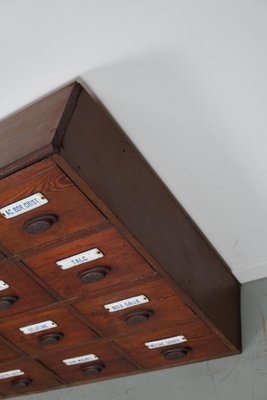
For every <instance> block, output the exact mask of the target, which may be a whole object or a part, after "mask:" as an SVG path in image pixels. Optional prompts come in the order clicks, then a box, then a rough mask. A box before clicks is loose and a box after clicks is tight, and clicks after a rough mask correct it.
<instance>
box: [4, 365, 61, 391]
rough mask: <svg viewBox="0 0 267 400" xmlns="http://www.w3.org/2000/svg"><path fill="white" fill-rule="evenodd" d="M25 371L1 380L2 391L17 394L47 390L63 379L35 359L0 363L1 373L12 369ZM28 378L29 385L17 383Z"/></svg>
mask: <svg viewBox="0 0 267 400" xmlns="http://www.w3.org/2000/svg"><path fill="white" fill-rule="evenodd" d="M18 369H20V370H21V371H23V372H24V374H23V375H20V376H14V377H12V378H7V379H1V380H0V392H2V393H4V394H5V395H8V396H11V395H13V396H17V395H19V394H22V393H27V392H31V393H32V392H35V391H36V390H41V389H43V390H45V389H50V388H53V387H58V386H60V385H61V384H62V381H61V380H60V379H59V378H57V377H56V376H55V375H54V374H53V373H51V372H50V371H49V370H48V369H46V368H45V367H43V366H42V365H40V364H39V363H38V362H36V361H33V360H26V359H18V360H15V361H11V362H9V363H6V364H4V365H0V373H2V372H6V371H12V370H18ZM22 379H26V380H29V385H28V386H25V387H22V385H20V387H19V385H17V384H18V381H20V380H22Z"/></svg>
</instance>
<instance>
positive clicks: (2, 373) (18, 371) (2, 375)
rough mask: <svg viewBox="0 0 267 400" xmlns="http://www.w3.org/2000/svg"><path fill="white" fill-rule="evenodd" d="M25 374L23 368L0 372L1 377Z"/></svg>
mask: <svg viewBox="0 0 267 400" xmlns="http://www.w3.org/2000/svg"><path fill="white" fill-rule="evenodd" d="M19 375H24V372H23V371H21V369H13V370H11V371H5V372H1V373H0V379H7V378H12V377H13V376H19Z"/></svg>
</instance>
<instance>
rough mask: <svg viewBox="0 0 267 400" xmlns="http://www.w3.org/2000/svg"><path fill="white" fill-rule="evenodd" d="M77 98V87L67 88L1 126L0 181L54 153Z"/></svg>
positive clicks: (10, 118) (9, 119)
mask: <svg viewBox="0 0 267 400" xmlns="http://www.w3.org/2000/svg"><path fill="white" fill-rule="evenodd" d="M76 98H77V89H76V86H75V85H69V86H66V87H64V88H63V89H61V90H59V91H56V92H55V93H53V94H51V95H50V96H47V97H45V98H43V99H42V100H40V101H38V102H36V103H34V104H32V105H31V106H29V107H27V108H25V109H24V110H22V111H20V112H19V113H16V114H14V115H12V116H10V117H9V118H7V119H5V120H3V121H2V122H1V124H0V142H1V157H0V177H2V176H5V175H7V174H10V173H11V172H14V171H16V170H17V169H18V168H22V167H23V166H24V165H25V164H27V163H28V164H29V163H31V162H34V161H35V162H36V161H38V160H40V159H42V158H43V157H44V156H47V155H49V154H52V153H53V152H54V150H55V148H57V146H58V145H59V144H60V140H59V138H60V137H61V136H62V129H61V130H60V129H59V128H60V126H61V122H62V121H64V123H67V122H68V116H67V115H69V114H71V112H72V110H73V103H75V101H76Z"/></svg>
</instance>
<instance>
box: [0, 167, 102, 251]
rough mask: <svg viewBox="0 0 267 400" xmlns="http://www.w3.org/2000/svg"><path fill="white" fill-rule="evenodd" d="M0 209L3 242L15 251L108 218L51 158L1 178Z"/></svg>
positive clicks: (96, 223) (0, 239)
mask: <svg viewBox="0 0 267 400" xmlns="http://www.w3.org/2000/svg"><path fill="white" fill-rule="evenodd" d="M42 164H43V169H42ZM16 175H18V177H17V179H16ZM9 180H10V184H8V183H9ZM38 194H41V195H42V196H43V197H44V198H45V199H46V200H47V202H46V203H44V204H42V202H45V201H46V200H42V199H41V197H40V195H38ZM31 196H33V198H31ZM17 202H19V203H17ZM40 204H42V205H40ZM36 205H39V206H38V207H37V208H33V207H36ZM0 208H1V215H0V219H1V230H0V242H1V243H2V244H3V245H4V246H5V247H7V248H8V249H9V250H10V251H11V252H13V253H19V252H22V251H24V250H27V249H31V248H34V247H37V246H39V245H41V244H43V243H46V242H50V241H52V240H56V239H59V238H62V237H64V236H65V235H68V234H71V233H74V232H77V231H80V230H83V229H87V228H90V227H92V226H96V225H98V224H101V223H103V222H104V221H105V218H104V217H103V216H102V215H101V214H100V213H99V211H98V210H97V209H96V208H95V207H94V205H93V204H92V203H90V201H89V200H88V199H87V198H86V197H85V196H84V195H83V194H82V193H81V192H80V191H79V190H78V189H77V188H76V187H75V186H74V185H73V184H72V182H71V181H70V179H69V178H68V177H67V176H66V175H64V174H63V173H62V172H61V170H60V169H59V168H58V167H56V166H54V165H53V164H51V163H47V161H41V162H40V163H38V164H36V165H33V166H31V167H28V168H26V169H25V170H24V173H23V174H22V175H21V173H20V172H18V173H17V174H14V175H13V176H11V177H7V178H5V179H3V180H2V181H0ZM25 210H27V211H26V212H25ZM20 212H23V213H21V214H20ZM3 214H5V216H3Z"/></svg>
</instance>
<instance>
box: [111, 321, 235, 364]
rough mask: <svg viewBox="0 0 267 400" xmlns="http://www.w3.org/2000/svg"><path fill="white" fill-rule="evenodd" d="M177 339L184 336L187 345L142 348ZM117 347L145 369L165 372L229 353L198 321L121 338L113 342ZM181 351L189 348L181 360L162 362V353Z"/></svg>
mask: <svg viewBox="0 0 267 400" xmlns="http://www.w3.org/2000/svg"><path fill="white" fill-rule="evenodd" d="M180 335H184V336H185V337H186V338H187V339H188V340H187V342H184V343H180V344H176V345H171V346H165V347H160V348H155V349H152V350H151V349H148V348H147V347H146V346H145V343H146V342H151V341H156V340H160V339H165V338H169V337H175V336H180ZM116 343H117V344H118V345H119V346H120V347H121V348H122V349H123V350H124V351H126V353H127V354H128V355H129V356H130V357H131V358H132V360H133V361H135V362H136V363H138V364H139V365H141V366H142V367H143V368H145V369H153V368H159V367H162V368H164V367H165V368H168V367H170V366H173V365H182V364H187V363H190V362H196V361H202V360H206V359H209V358H216V357H222V356H226V355H230V354H231V352H230V351H229V349H227V347H226V346H225V345H224V344H223V343H222V342H221V341H220V340H219V339H218V338H217V337H216V336H215V335H214V334H213V333H212V332H211V331H210V330H209V329H207V327H206V326H205V325H204V324H203V323H201V322H200V321H198V320H197V319H195V321H192V322H186V323H179V324H178V325H177V326H176V327H172V328H166V329H162V327H161V326H160V325H159V330H158V331H157V330H154V331H152V332H149V333H142V334H136V335H130V336H121V337H118V338H117V339H116ZM181 348H190V351H189V352H188V353H187V355H186V356H185V357H184V358H182V359H168V360H167V359H165V358H164V352H166V351H168V350H171V349H172V350H173V349H181Z"/></svg>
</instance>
